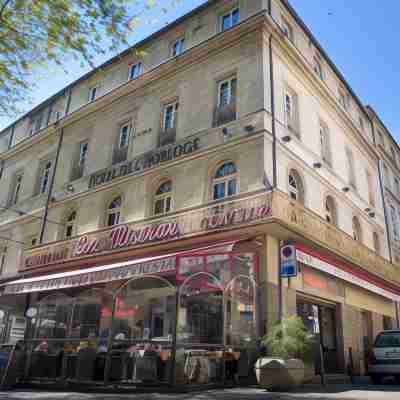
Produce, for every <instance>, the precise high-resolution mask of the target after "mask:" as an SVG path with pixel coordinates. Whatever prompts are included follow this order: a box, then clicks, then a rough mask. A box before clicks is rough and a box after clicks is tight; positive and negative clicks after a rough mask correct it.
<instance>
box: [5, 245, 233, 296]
mask: <svg viewBox="0 0 400 400" xmlns="http://www.w3.org/2000/svg"><path fill="white" fill-rule="evenodd" d="M238 241H239V240H234V241H228V242H222V243H217V244H214V245H212V246H206V247H199V248H196V249H191V250H186V251H181V252H176V253H171V254H166V255H162V256H156V257H147V258H140V259H137V260H133V261H125V262H119V263H115V264H108V265H101V266H97V267H92V268H86V269H79V270H74V271H68V272H60V273H56V274H49V275H42V276H37V277H33V278H26V279H18V280H15V281H11V282H8V283H7V284H4V285H1V286H0V296H4V295H10V294H23V293H32V292H43V291H49V290H57V289H67V288H72V287H79V286H89V285H95V284H99V283H106V282H111V281H118V280H123V279H132V278H135V277H139V276H145V275H153V274H160V275H170V274H174V273H175V272H176V260H177V256H182V255H190V254H195V253H199V252H202V253H207V252H210V253H215V252H220V253H225V252H230V251H232V249H233V246H234V245H235V244H236V243H238Z"/></svg>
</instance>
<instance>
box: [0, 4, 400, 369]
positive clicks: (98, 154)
mask: <svg viewBox="0 0 400 400" xmlns="http://www.w3.org/2000/svg"><path fill="white" fill-rule="evenodd" d="M137 50H140V51H137ZM370 121H371V119H370V115H369V113H368V112H367V111H366V109H365V107H364V106H363V104H362V102H361V101H360V100H359V98H358V97H357V96H356V95H355V93H354V92H353V91H352V89H351V87H350V86H349V85H348V83H347V82H346V81H345V80H344V78H343V76H342V75H341V74H340V72H339V71H338V70H337V68H336V67H335V65H334V64H333V62H332V61H331V60H330V59H329V57H328V55H327V54H326V53H325V52H324V50H323V49H322V48H321V46H320V45H319V44H318V42H317V40H316V39H315V38H314V37H313V36H312V34H311V32H310V31H309V30H308V29H307V27H306V26H305V25H304V23H303V22H302V21H301V19H300V18H299V17H298V15H297V14H296V12H295V10H293V8H292V7H291V6H290V5H289V4H288V3H287V2H286V1H284V0H279V1H278V0H272V1H267V0H252V1H245V0H239V1H231V0H228V1H222V0H218V1H208V2H206V3H205V4H204V5H203V6H201V7H199V8H198V9H196V10H194V11H193V12H191V13H190V14H188V15H187V16H185V17H183V18H181V19H179V20H178V21H176V22H174V23H172V24H171V25H169V26H168V27H166V28H164V29H163V30H161V31H160V32H158V33H156V34H154V35H152V36H151V37H149V38H148V39H146V40H144V41H143V42H141V43H139V44H138V45H137V46H136V47H135V48H133V49H129V50H127V51H126V52H124V53H122V54H121V55H120V56H119V57H116V58H115V59H112V60H110V61H109V62H107V63H106V64H105V65H104V66H102V68H101V69H98V70H94V71H92V72H91V73H89V74H87V75H86V76H84V77H83V78H81V79H80V80H78V81H77V82H75V83H73V84H72V85H70V86H69V87H67V88H65V89H64V90H63V91H61V92H60V93H58V94H56V95H55V96H53V97H52V98H50V99H48V100H47V101H45V102H44V103H43V104H41V105H39V106H38V107H36V108H35V109H34V110H32V111H31V112H30V113H28V114H27V115H26V116H24V117H22V118H21V119H19V120H18V121H16V122H15V123H14V124H13V125H12V126H10V127H9V128H7V129H5V130H4V131H3V132H2V133H0V143H1V146H2V147H1V151H2V153H1V155H0V158H1V160H2V174H1V180H0V185H1V188H2V189H3V190H1V192H0V204H1V205H2V212H1V213H0V231H1V233H0V238H1V240H2V248H3V253H2V254H3V256H2V259H1V260H2V275H1V278H2V283H3V285H2V289H3V296H1V298H0V300H1V302H2V303H1V304H2V305H3V308H4V310H6V312H5V313H3V314H4V318H3V320H4V319H5V317H6V316H8V317H11V318H14V319H13V320H12V321H11V322H10V321H8V322H7V321H6V322H4V325H3V327H4V332H8V335H10V332H11V331H13V329H12V326H11V327H10V324H11V325H12V324H13V323H14V322H15V319H16V318H17V317H18V318H19V319H20V320H22V321H20V326H21V328H20V330H21V329H22V330H23V331H24V329H25V326H28V325H31V324H32V321H26V320H25V316H24V313H25V312H26V311H27V310H29V309H37V310H39V312H40V304H41V302H42V301H43V299H45V298H46V294H50V295H53V294H54V293H55V292H57V291H59V290H61V289H64V292H66V293H67V294H68V297H69V298H73V297H74V296H76V293H77V291H79V288H80V287H81V286H82V288H87V287H88V286H90V285H89V283H90V282H92V285H94V286H96V285H97V286H99V285H100V286H101V287H103V286H104V285H106V286H107V285H111V286H110V287H109V286H107V288H108V289H110V290H112V289H113V288H114V289H115V284H116V283H115V281H117V282H119V281H121V282H122V281H124V279H123V276H126V275H123V276H120V275H118V274H115V275H113V276H114V277H113V278H112V277H111V275H112V274H111V275H110V276H109V275H107V274H105V275H104V277H103V278H101V279H100V278H98V277H95V275H90V274H92V273H94V272H99V268H100V270H101V269H102V268H103V267H104V268H105V269H104V270H107V271H108V270H110V269H111V267H112V266H115V265H116V263H117V264H118V263H129V262H133V263H134V262H136V260H142V259H146V260H147V259H149V258H153V257H159V256H163V255H168V256H170V255H171V254H174V257H175V255H176V254H178V256H177V257H181V256H179V254H181V253H182V252H188V251H192V252H194V253H196V252H198V251H200V250H199V249H204V248H209V247H210V246H212V247H213V248H214V247H215V246H216V248H218V246H222V244H223V245H224V246H226V242H229V243H231V246H237V247H235V249H237V248H238V249H241V250H240V251H245V252H249V251H251V252H252V253H254V254H256V257H257V260H258V266H259V267H258V268H259V275H258V278H257V282H256V283H257V290H258V291H259V293H260V295H259V298H258V297H257V298H258V299H259V300H257V302H255V303H256V304H255V305H254V308H251V310H252V318H253V322H254V324H255V325H257V334H256V336H258V337H259V336H260V335H262V334H264V333H265V332H266V331H268V329H269V328H270V327H271V326H272V325H273V324H274V323H275V322H276V321H277V320H278V319H279V318H280V317H282V316H285V315H293V314H298V315H300V316H302V317H303V319H304V320H305V321H306V322H307V321H308V328H309V329H310V330H312V331H313V332H314V333H315V334H316V335H317V337H318V338H319V340H320V342H321V344H322V348H323V349H324V359H325V361H326V366H327V369H328V371H330V372H338V371H344V370H345V368H346V366H347V364H348V354H349V348H350V347H351V348H352V349H353V354H354V357H355V365H356V369H357V371H358V372H360V373H362V372H364V371H365V360H366V353H367V350H368V345H370V344H371V343H372V340H373V338H374V335H375V334H376V333H377V332H378V331H379V330H381V329H383V328H384V327H385V328H389V327H392V326H398V323H399V321H398V302H399V300H400V275H399V273H398V271H397V267H396V266H395V265H394V264H392V263H391V261H390V248H389V242H388V240H387V237H386V235H387V233H386V221H385V209H384V203H383V198H382V195H381V191H380V180H379V170H380V167H379V159H380V155H379V153H378V152H377V151H376V148H375V146H374V133H373V124H371V123H370ZM121 229H122V230H121ZM124 235H125V236H124ZM221 243H222V244H221ZM284 244H291V245H293V246H294V247H295V249H296V259H297V263H298V266H299V272H298V274H297V276H296V277H293V278H290V279H286V278H283V279H282V278H281V277H280V273H279V271H280V267H279V265H280V250H281V247H282V245H284ZM207 251H208V250H207ZM226 251H227V250H226V249H225V250H224V253H225V252H226ZM230 251H233V250H232V249H231V250H230ZM235 251H236V250H235ZM237 251H239V250H237ZM204 257H205V256H204ZM114 264H115V265H114ZM135 265H136V264H135ZM124 266H126V265H125V264H124ZM120 267H121V265H120V264H118V268H120ZM91 268H97V269H96V270H95V271H94V270H93V271H91V270H90V269H91ZM115 268H116V267H115ZM135 268H136V267H135ZM154 268H155V267H154V265H152V267H151V268H150V266H147V267H146V268H145V267H143V268H142V269H141V270H140V271H141V272H138V269H137V268H136V269H135V271H132V270H129V272H127V271H125V272H124V273H126V274H128V275H129V274H133V275H135V274H136V275H145V274H146V272H145V271H147V269H148V270H150V271H154ZM80 271H81V272H80ZM82 271H84V273H85V274H86V275H84V276H83V275H82V274H83V272H82ZM157 273H161V272H160V271H159V270H157ZM80 274H81V275H82V276H81V275H80ZM129 276H130V275H129ZM73 277H75V278H73ZM91 277H92V278H91ZM90 279H93V281H90ZM125 280H126V279H125ZM108 281H110V282H111V283H110V282H108ZM102 285H103V286H102ZM113 285H114V286H113ZM97 286H96V287H97ZM82 290H83V289H82ZM64 292H63V293H64ZM54 307H55V306H54ZM247 312H250V311H247ZM223 313H225V310H224V311H223ZM178 314H179V313H178ZM256 314H257V318H256V317H255V315H256ZM179 315H181V314H179ZM255 320H257V321H256V322H257V323H256V322H255ZM13 321H14V322H13ZM24 321H25V322H24ZM310 321H311V322H310ZM6 325H7V327H6ZM14 325H15V324H14ZM149 329H150V328H149ZM34 331H35V330H34ZM15 335H16V334H15ZM223 342H224V343H226V342H225V339H223Z"/></svg>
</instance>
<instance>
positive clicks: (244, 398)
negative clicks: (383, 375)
mask: <svg viewBox="0 0 400 400" xmlns="http://www.w3.org/2000/svg"><path fill="white" fill-rule="evenodd" d="M6 399H7V400H125V399H131V400H303V399H315V400H332V399H333V400H336V399H340V400H395V399H400V386H397V387H396V386H369V385H331V386H328V387H327V388H326V389H325V388H322V387H321V386H318V385H308V386H305V387H303V388H301V389H300V390H298V391H296V392H293V393H268V392H266V391H264V390H260V389H249V388H243V389H226V390H210V391H207V392H197V393H185V394H160V393H151V394H132V393H131V394H97V393H96V394H95V393H90V394H89V393H71V392H62V393H61V392H38V391H19V392H15V391H10V392H0V400H6Z"/></svg>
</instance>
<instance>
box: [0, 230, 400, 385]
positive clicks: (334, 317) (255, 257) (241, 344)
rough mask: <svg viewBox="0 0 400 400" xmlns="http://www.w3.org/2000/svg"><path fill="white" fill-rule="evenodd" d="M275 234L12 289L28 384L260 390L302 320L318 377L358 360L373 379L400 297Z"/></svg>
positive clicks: (227, 236)
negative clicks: (274, 354) (267, 340)
mask: <svg viewBox="0 0 400 400" xmlns="http://www.w3.org/2000/svg"><path fill="white" fill-rule="evenodd" d="M252 229H253V228H252ZM274 230H275V227H274V226H272V225H269V224H268V223H263V224H258V225H257V227H256V229H254V232H253V231H252V230H247V231H246V232H244V231H243V230H237V229H232V230H226V232H224V234H223V235H219V236H217V237H215V240H213V241H212V242H211V243H210V240H209V239H210V237H209V236H208V237H205V239H204V243H203V244H201V243H200V242H196V245H195V246H194V245H193V244H192V243H190V242H184V243H185V246H182V247H179V245H178V246H175V248H174V251H173V252H165V254H159V252H157V253H156V254H157V255H156V256H154V254H152V252H150V251H149V253H148V254H146V255H145V257H143V256H141V257H140V258H138V257H136V258H135V257H134V256H133V257H132V258H131V259H128V260H126V261H123V262H119V263H114V264H100V263H99V265H96V266H91V267H90V268H85V267H84V266H82V267H81V268H74V269H72V270H63V271H62V272H58V273H56V274H49V275H44V274H37V276H34V277H30V278H26V279H20V280H17V281H15V282H9V283H7V284H6V285H5V287H4V288H3V289H4V290H3V295H2V296H1V297H0V303H1V304H2V305H3V306H4V309H5V305H7V315H8V316H9V317H13V318H19V319H20V322H21V327H22V329H23V331H24V334H23V336H24V339H23V340H21V341H20V350H19V351H20V354H23V357H22V358H21V360H22V363H21V364H20V371H19V379H20V380H21V381H24V382H32V381H33V382H38V381H46V382H48V381H51V382H55V383H60V382H62V383H67V382H79V383H90V384H99V385H104V384H105V385H108V384H114V385H143V384H144V385H149V384H150V385H188V384H191V385H202V384H212V383H215V384H221V383H226V382H249V381H251V380H252V379H254V363H255V361H256V359H257V358H258V357H259V356H260V354H261V352H262V351H265V349H263V347H262V343H261V338H262V337H263V335H265V334H266V333H268V331H269V329H270V328H271V327H272V326H273V325H274V324H275V323H276V322H277V321H278V320H279V318H280V316H283V317H285V316H291V315H298V316H299V317H301V318H302V319H303V322H304V325H305V327H306V329H307V330H308V331H309V332H311V333H312V334H313V335H314V341H315V352H314V353H315V354H314V356H315V357H314V365H313V368H314V371H315V373H316V374H319V373H321V370H325V371H326V372H327V373H338V372H345V371H346V369H347V366H348V365H349V354H350V353H352V355H353V363H354V369H355V373H357V374H364V373H366V357H367V353H368V349H369V348H370V346H371V345H372V343H373V339H374V336H375V335H376V333H377V332H378V331H379V330H382V329H384V328H391V327H393V328H394V327H397V326H398V315H397V308H396V307H397V302H398V300H399V299H400V297H399V296H400V294H399V293H396V290H395V289H393V288H392V287H390V286H387V287H386V286H385V284H384V282H381V281H379V280H378V279H375V278H373V277H370V276H367V275H362V274H361V275H360V273H359V272H358V271H357V270H356V269H353V267H352V266H351V265H349V264H346V263H345V262H344V261H340V260H339V261H338V258H334V257H331V256H330V255H329V254H328V253H327V252H326V251H325V250H324V249H323V248H322V247H319V248H318V249H317V250H316V246H315V245H314V244H313V243H312V242H307V241H306V240H303V241H298V237H295V236H294V235H293V237H292V236H288V238H287V239H285V241H283V240H282V238H281V237H277V236H274V235H273V232H274ZM243 233H246V236H245V237H243ZM288 235H290V232H288ZM289 239H290V242H291V243H293V244H294V246H295V248H296V258H297V263H298V274H297V276H296V277H294V278H290V279H286V278H280V274H279V271H280V268H279V254H280V247H281V246H282V244H283V243H286V242H287V241H288V240H289ZM182 243H183V242H182ZM13 302H17V303H18V306H17V305H16V306H15V308H14V309H13V308H12V303H13ZM21 304H24V306H23V307H21ZM5 339H6V337H5ZM7 339H12V338H11V337H10V335H9V336H8V338H7ZM19 339H21V337H19ZM350 349H351V350H350ZM267 350H268V349H267ZM3 367H4V366H3Z"/></svg>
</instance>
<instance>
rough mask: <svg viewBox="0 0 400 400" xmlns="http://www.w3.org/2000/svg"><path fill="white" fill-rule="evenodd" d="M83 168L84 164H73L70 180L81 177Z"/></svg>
mask: <svg viewBox="0 0 400 400" xmlns="http://www.w3.org/2000/svg"><path fill="white" fill-rule="evenodd" d="M83 169H84V165H83V164H77V165H74V166H73V167H72V171H71V181H76V180H77V179H80V178H82V176H83Z"/></svg>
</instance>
